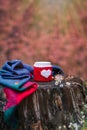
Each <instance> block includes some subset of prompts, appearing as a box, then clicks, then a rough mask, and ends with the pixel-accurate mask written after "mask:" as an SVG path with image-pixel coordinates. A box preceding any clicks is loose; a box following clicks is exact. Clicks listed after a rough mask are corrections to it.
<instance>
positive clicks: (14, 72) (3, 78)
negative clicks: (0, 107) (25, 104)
mask: <svg viewBox="0 0 87 130" xmlns="http://www.w3.org/2000/svg"><path fill="white" fill-rule="evenodd" d="M32 77H33V67H31V66H29V65H27V64H23V63H22V61H21V60H12V61H7V62H5V64H4V65H3V66H2V68H1V70H0V85H2V86H3V87H4V92H5V94H6V98H7V103H6V106H5V108H4V120H5V122H6V123H7V124H8V125H9V126H10V127H12V128H14V130H17V128H18V124H19V123H18V112H17V105H18V104H19V103H20V102H21V101H22V100H23V99H24V98H26V97H27V96H29V95H31V94H32V93H34V92H35V91H36V90H37V87H38V84H37V83H35V82H31V81H29V80H30V79H31V78H32Z"/></svg>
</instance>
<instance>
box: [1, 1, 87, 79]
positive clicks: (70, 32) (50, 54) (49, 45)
mask: <svg viewBox="0 0 87 130" xmlns="http://www.w3.org/2000/svg"><path fill="white" fill-rule="evenodd" d="M86 35H87V1H86V0H84V1H83V0H70V2H69V1H68V0H66V1H65V0H58V1H56V0H54V1H52V0H42V1H40V0H15V1H14V0H7V1H4V0H0V57H1V58H0V65H1V66H2V64H3V63H4V62H5V61H6V60H12V59H21V60H22V61H23V62H25V63H28V64H31V65H33V63H34V62H35V61H38V60H41V61H42V60H47V61H51V62H52V64H56V65H60V66H61V67H62V68H63V69H64V71H65V73H67V74H73V75H78V76H80V77H82V78H83V79H85V80H87V52H86V51H87V36H86Z"/></svg>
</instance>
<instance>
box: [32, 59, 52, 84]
mask: <svg viewBox="0 0 87 130" xmlns="http://www.w3.org/2000/svg"><path fill="white" fill-rule="evenodd" d="M34 80H35V81H42V82H47V81H51V80H52V65H51V62H47V61H40V62H35V63H34Z"/></svg>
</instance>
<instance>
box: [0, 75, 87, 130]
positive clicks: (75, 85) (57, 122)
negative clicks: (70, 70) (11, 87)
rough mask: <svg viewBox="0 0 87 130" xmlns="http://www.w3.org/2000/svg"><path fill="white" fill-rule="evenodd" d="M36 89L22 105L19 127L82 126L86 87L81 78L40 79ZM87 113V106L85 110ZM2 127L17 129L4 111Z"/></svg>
mask: <svg viewBox="0 0 87 130" xmlns="http://www.w3.org/2000/svg"><path fill="white" fill-rule="evenodd" d="M38 84H39V87H38V89H37V91H36V92H35V93H33V94H32V95H30V96H28V97H27V98H25V99H24V100H23V101H22V102H21V103H20V104H19V105H18V114H19V128H18V130H72V128H71V126H70V123H72V124H77V125H78V126H79V127H81V126H82V120H83V118H82V115H81V111H82V110H83V107H84V104H85V96H86V93H85V87H84V84H83V82H82V81H81V80H79V78H72V77H70V78H69V77H68V78H64V80H62V81H61V82H60V83H58V84H56V81H55V80H53V81H52V82H38ZM84 114H85V115H87V110H85V113H84ZM0 124H1V125H0V130H13V129H11V128H9V127H8V126H7V125H6V124H5V123H4V120H3V112H0Z"/></svg>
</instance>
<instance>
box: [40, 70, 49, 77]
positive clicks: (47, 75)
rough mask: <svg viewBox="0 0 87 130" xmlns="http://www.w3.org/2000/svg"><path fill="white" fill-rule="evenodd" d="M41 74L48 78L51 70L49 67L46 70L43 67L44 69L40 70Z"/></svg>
mask: <svg viewBox="0 0 87 130" xmlns="http://www.w3.org/2000/svg"><path fill="white" fill-rule="evenodd" d="M41 75H42V76H43V77H45V78H48V77H49V76H50V75H51V70H50V69H48V70H45V69H44V70H42V71H41Z"/></svg>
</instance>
